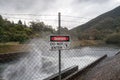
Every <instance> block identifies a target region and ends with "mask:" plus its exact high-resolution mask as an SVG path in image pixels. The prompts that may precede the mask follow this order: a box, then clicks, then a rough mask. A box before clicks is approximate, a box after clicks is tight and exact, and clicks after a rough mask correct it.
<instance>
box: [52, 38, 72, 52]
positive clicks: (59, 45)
mask: <svg viewBox="0 0 120 80" xmlns="http://www.w3.org/2000/svg"><path fill="white" fill-rule="evenodd" d="M69 48H70V36H50V50H62V49H69Z"/></svg>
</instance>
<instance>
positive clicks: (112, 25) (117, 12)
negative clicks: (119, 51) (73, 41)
mask: <svg viewBox="0 0 120 80" xmlns="http://www.w3.org/2000/svg"><path fill="white" fill-rule="evenodd" d="M70 32H72V33H73V32H74V33H75V32H76V33H77V36H78V37H79V38H87V39H88V38H90V37H91V38H92V39H103V38H105V37H106V36H108V35H109V34H112V33H115V32H120V6H119V7H117V8H115V9H113V10H111V11H109V12H107V13H104V14H102V15H100V16H98V17H96V18H95V19H92V20H91V21H89V22H87V23H86V24H83V25H81V26H77V27H76V28H73V29H71V30H70Z"/></svg>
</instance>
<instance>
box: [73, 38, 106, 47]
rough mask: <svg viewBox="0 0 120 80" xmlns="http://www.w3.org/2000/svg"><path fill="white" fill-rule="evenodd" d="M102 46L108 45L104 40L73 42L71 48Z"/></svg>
mask: <svg viewBox="0 0 120 80" xmlns="http://www.w3.org/2000/svg"><path fill="white" fill-rule="evenodd" d="M100 45H106V43H105V42H104V41H102V40H77V41H72V43H71V47H73V48H76V47H80V46H82V47H84V46H100Z"/></svg>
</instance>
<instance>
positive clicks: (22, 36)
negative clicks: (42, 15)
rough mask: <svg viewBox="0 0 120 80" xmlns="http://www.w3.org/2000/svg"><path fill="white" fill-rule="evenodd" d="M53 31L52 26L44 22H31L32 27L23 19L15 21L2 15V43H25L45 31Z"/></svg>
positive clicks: (0, 23) (0, 37)
mask: <svg viewBox="0 0 120 80" xmlns="http://www.w3.org/2000/svg"><path fill="white" fill-rule="evenodd" d="M53 31H54V30H53V29H52V27H51V26H49V25H45V24H44V23H43V22H31V24H30V27H28V26H27V25H26V24H23V23H22V21H21V20H19V21H18V23H14V22H10V21H8V20H6V19H3V18H2V16H0V43H6V42H20V43H24V42H26V41H27V40H29V39H31V38H34V37H41V35H42V33H43V32H50V33H52V32H53Z"/></svg>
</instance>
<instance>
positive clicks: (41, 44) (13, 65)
mask: <svg viewBox="0 0 120 80" xmlns="http://www.w3.org/2000/svg"><path fill="white" fill-rule="evenodd" d="M71 43H72V42H71ZM26 45H27V47H28V46H29V50H27V51H29V52H28V53H27V55H25V56H22V57H20V58H19V59H17V60H13V61H10V62H7V63H1V64H0V67H1V69H0V71H1V73H0V75H1V79H3V80H43V79H45V78H47V77H49V76H51V75H53V74H55V73H58V70H59V69H58V68H59V67H58V65H59V64H58V51H51V50H50V43H49V39H48V38H45V39H32V40H31V41H30V42H29V43H27V44H26ZM26 45H24V47H22V50H24V49H26ZM27 49H28V48H27ZM118 50H119V48H110V47H90V46H87V47H79V48H71V49H69V50H62V51H61V54H62V58H61V60H62V65H61V67H62V70H64V69H67V68H69V67H71V66H74V65H78V66H79V69H82V68H84V67H85V66H87V65H89V64H90V63H92V62H93V61H95V60H97V59H98V58H99V57H101V56H102V55H104V54H108V55H109V56H113V55H114V54H115V53H116V52H117V51H118ZM16 54H17V53H16ZM9 57H10V56H9Z"/></svg>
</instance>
